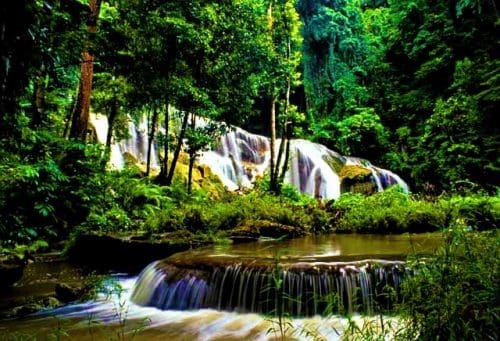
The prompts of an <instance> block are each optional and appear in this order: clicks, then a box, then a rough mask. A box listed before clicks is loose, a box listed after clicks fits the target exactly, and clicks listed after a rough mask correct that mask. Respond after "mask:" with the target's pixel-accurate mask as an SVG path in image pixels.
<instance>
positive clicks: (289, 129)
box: [279, 122, 293, 186]
mask: <svg viewBox="0 0 500 341" xmlns="http://www.w3.org/2000/svg"><path fill="white" fill-rule="evenodd" d="M292 130H293V127H292V123H291V122H286V123H285V135H284V137H283V138H284V139H285V140H286V147H285V160H283V167H282V168H281V174H280V177H279V183H280V186H281V185H283V181H284V180H285V174H286V172H287V170H288V160H290V140H291V139H292Z"/></svg>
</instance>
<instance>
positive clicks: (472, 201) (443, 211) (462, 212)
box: [334, 187, 500, 233]
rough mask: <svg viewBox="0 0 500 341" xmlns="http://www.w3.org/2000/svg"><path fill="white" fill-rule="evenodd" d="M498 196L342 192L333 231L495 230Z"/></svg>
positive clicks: (396, 190) (394, 191)
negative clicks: (452, 226)
mask: <svg viewBox="0 0 500 341" xmlns="http://www.w3.org/2000/svg"><path fill="white" fill-rule="evenodd" d="M499 205H500V200H499V198H498V196H495V197H490V196H486V195H475V196H465V197H462V196H452V197H450V198H442V199H440V200H438V201H434V202H431V201H425V200H418V199H415V198H413V197H411V196H409V195H408V194H405V193H402V192H400V191H399V190H398V188H397V187H391V188H389V189H388V190H386V191H384V192H380V193H377V194H374V195H372V196H363V195H361V194H355V193H346V194H343V195H342V196H341V197H340V199H339V200H338V201H337V202H335V203H334V208H335V209H336V210H338V211H339V212H340V218H339V219H338V221H337V222H336V225H335V230H336V231H345V232H348V231H355V232H368V233H404V232H425V231H439V230H443V229H445V228H447V227H448V226H449V225H450V224H451V223H454V222H457V221H458V222H461V223H463V224H465V225H467V226H469V227H470V228H471V229H474V230H487V229H495V228H497V227H498V223H499V216H500V206H499Z"/></svg>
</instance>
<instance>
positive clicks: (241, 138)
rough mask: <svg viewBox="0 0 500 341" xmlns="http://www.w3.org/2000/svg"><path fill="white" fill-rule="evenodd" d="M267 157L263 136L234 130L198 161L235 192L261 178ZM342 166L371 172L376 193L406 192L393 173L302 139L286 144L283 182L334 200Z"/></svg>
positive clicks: (266, 145)
mask: <svg viewBox="0 0 500 341" xmlns="http://www.w3.org/2000/svg"><path fill="white" fill-rule="evenodd" d="M280 143H281V141H280V140H278V141H276V145H275V148H276V150H277V149H278V148H279V144H280ZM270 158H271V152H270V141H269V139H268V138H267V137H264V136H260V135H255V134H251V133H249V132H247V131H245V130H243V129H241V128H236V129H235V130H234V131H230V132H228V133H227V134H226V135H224V136H223V137H221V138H220V142H219V147H218V148H216V149H215V150H210V151H207V152H204V153H203V155H202V156H201V158H200V160H199V162H200V163H201V164H205V165H207V166H208V167H209V168H210V169H211V170H212V172H213V173H214V174H216V175H217V176H218V177H219V178H220V179H221V181H222V183H223V184H224V185H225V186H226V187H227V188H228V189H229V190H236V189H239V188H242V187H250V186H252V184H253V182H254V181H255V180H256V179H257V178H259V177H263V176H264V173H265V172H266V171H267V169H268V167H269V164H270V162H269V161H270ZM281 166H282V165H281ZM344 166H357V167H359V168H362V169H366V170H368V171H369V172H371V174H372V176H371V181H372V182H373V183H374V186H375V188H376V190H377V191H379V192H381V191H383V190H384V189H386V188H387V187H388V186H391V185H399V186H401V188H402V189H403V190H404V191H405V192H408V185H407V184H406V183H405V182H404V181H403V180H402V179H401V178H400V177H399V176H398V175H396V174H394V173H393V172H391V171H389V170H386V169H382V168H379V167H375V166H373V165H372V164H371V163H370V162H369V161H367V160H364V159H360V158H355V157H347V156H342V155H340V154H338V153H336V152H334V151H332V150H330V149H328V148H326V147H325V146H323V145H321V144H318V143H314V142H311V141H307V140H302V139H294V140H291V141H290V160H289V166H288V167H287V172H286V174H285V178H284V179H285V183H288V184H291V185H293V186H294V187H295V188H297V189H298V190H299V191H300V192H302V193H307V194H309V195H311V196H313V197H316V198H323V199H336V198H338V197H339V196H340V194H341V178H340V176H339V172H340V171H341V169H342V167H344Z"/></svg>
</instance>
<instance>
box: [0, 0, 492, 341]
mask: <svg viewBox="0 0 500 341" xmlns="http://www.w3.org/2000/svg"><path fill="white" fill-rule="evenodd" d="M499 25H500V20H499V13H498V7H497V2H496V1H494V0H443V1H431V0H409V1H396V0H219V1H215V0H189V1H187V0H171V1H161V0H25V1H13V2H6V3H2V5H1V6H0V27H1V29H0V32H1V34H0V46H1V49H0V56H1V58H0V60H1V62H0V159H1V162H0V270H2V269H3V268H4V267H5V266H7V265H9V264H10V263H12V262H14V263H15V262H17V263H21V264H23V266H25V265H26V263H27V262H28V259H30V257H33V255H36V254H39V253H43V252H49V251H50V252H59V253H61V252H62V254H63V255H71V252H72V249H73V250H74V249H75V247H74V246H75V245H78V240H79V238H81V236H89V235H91V236H92V235H113V236H119V237H120V238H123V237H126V238H129V237H131V236H136V237H137V236H140V238H143V239H149V240H155V239H158V238H166V239H168V240H170V243H171V245H177V244H181V245H189V247H193V245H195V246H196V245H197V246H205V245H209V244H210V245H211V244H217V245H218V244H223V245H224V244H226V243H234V242H235V240H236V237H235V236H237V238H242V236H243V237H244V238H249V236H250V237H251V238H254V237H255V238H258V237H262V236H264V237H269V236H271V237H276V234H277V235H281V234H282V233H285V234H288V235H290V236H292V237H299V236H304V235H320V234H330V233H338V234H346V233H361V234H382V235H392V234H401V233H423V232H436V231H438V232H440V233H443V235H444V236H445V238H444V239H445V246H444V247H443V248H442V249H440V250H438V251H437V253H436V254H435V255H434V258H432V261H429V262H428V263H426V265H422V264H420V263H419V262H416V264H417V265H415V266H416V267H419V266H420V267H422V269H423V270H422V269H421V271H420V272H418V271H417V272H418V273H419V275H418V274H417V275H415V276H414V277H412V278H411V279H410V280H408V281H407V282H406V284H405V285H406V286H405V287H404V289H403V294H402V295H403V296H404V299H403V303H402V304H401V306H400V307H399V308H398V309H399V310H397V312H396V313H395V314H397V315H398V316H403V317H407V321H410V322H409V324H408V326H407V328H405V329H404V333H403V332H401V333H402V334H397V333H393V334H391V337H390V338H394V339H397V338H398V337H401V339H417V338H419V339H429V340H431V339H438V338H439V339H441V338H443V339H459V338H461V337H464V335H467V339H478V340H485V339H496V338H497V337H498V331H497V327H496V326H498V323H499V316H500V312H499V306H500V305H499V304H498V303H499V299H500V298H499V294H498V293H499V290H498V283H500V281H499V273H500V272H499V266H500V263H499V259H500V258H499V252H500V248H499V246H500V236H499V234H498V221H499V219H500V196H499V191H498V189H499V187H498V186H499V185H500V183H499V181H500V157H499V153H498V151H499V150H500V134H499V129H500V126H499V125H498V123H497V120H496V118H495V117H496V116H497V115H498V101H499V99H500V59H499V54H500V46H499V45H500V40H499ZM96 115H99V117H104V118H105V121H106V127H107V129H106V131H105V134H104V135H103V136H104V137H103V136H99V132H100V131H98V127H97V124H96V123H95V122H97V121H96ZM141 124H142V125H143V126H144V129H145V133H144V134H143V139H145V140H144V141H143V145H144V146H145V147H144V148H145V150H144V155H143V158H144V160H143V161H142V162H141V161H140V160H139V157H138V156H137V155H131V154H129V153H124V154H123V155H121V156H120V157H121V158H123V159H124V160H125V161H124V163H125V165H124V166H123V167H120V168H119V169H117V167H113V166H112V162H113V155H115V154H113V152H112V150H113V148H114V146H117V145H118V144H120V143H125V142H124V141H130V140H131V138H132V136H131V134H130V132H131V128H130V127H131V125H133V126H134V127H139V126H140V125H141ZM235 127H239V128H237V129H245V134H247V133H246V131H248V134H255V135H259V136H264V137H265V139H266V141H269V142H266V143H268V145H269V146H270V147H266V148H269V150H268V152H269V157H268V159H269V160H268V162H269V165H268V167H267V169H266V170H265V171H264V172H263V173H262V174H260V175H259V176H256V177H255V179H254V180H255V181H253V180H252V182H253V184H252V185H251V186H248V187H243V186H240V182H241V176H242V175H237V176H236V177H237V178H238V179H237V180H238V181H237V182H238V184H237V187H238V190H237V191H229V190H228V189H227V188H225V186H224V183H223V181H221V179H220V178H217V175H216V174H215V175H214V174H212V173H214V171H213V170H210V169H209V168H207V166H206V165H203V162H202V159H203V155H206V153H207V151H211V150H218V149H217V148H219V149H220V148H221V147H220V145H221V141H222V139H223V138H224V136H227V135H226V134H230V133H234V134H236V136H238V135H237V134H238V132H239V134H240V135H241V134H243V133H241V131H240V130H235V129H236V128H235ZM134 129H135V128H134ZM252 136H254V135H252ZM264 137H263V139H264ZM294 141H310V142H312V143H315V144H320V145H322V146H324V148H327V149H329V150H330V151H334V152H335V153H339V154H341V155H345V156H346V157H342V160H344V161H343V162H344V163H345V164H344V165H340V166H339V165H338V164H336V163H335V162H337V161H331V160H330V159H329V160H330V161H328V160H326V159H325V160H326V161H327V162H330V165H332V164H333V166H332V167H333V168H335V167H337V168H335V171H336V172H337V173H338V176H339V179H340V180H339V181H340V182H341V184H340V188H341V194H340V196H338V197H330V198H324V197H323V194H318V193H319V190H318V188H319V187H320V186H321V185H320V184H319V183H320V182H319V181H318V182H316V184H315V185H314V186H316V187H315V189H314V188H313V190H312V191H313V193H316V194H313V195H311V192H309V194H308V193H306V192H307V191H305V190H304V188H303V187H300V186H299V187H298V188H297V186H294V185H293V183H291V181H290V180H287V179H289V178H290V176H289V175H288V174H289V172H291V171H292V168H293V161H291V160H293V158H294V157H297V155H296V153H297V152H296V151H295V152H294V150H295V149H294V148H295V147H296V146H297V144H298V143H305V142H294ZM294 143H295V144H294ZM266 146H267V145H266ZM116 148H118V147H116ZM258 148H264V147H255V150H257V151H258V152H260V150H259V149H258ZM317 148H319V147H317ZM321 148H323V147H321ZM322 150H323V149H322ZM294 153H295V154H294ZM306 154H307V153H306ZM335 155H336V154H335ZM351 157H352V160H358V159H357V158H360V159H359V160H361V161H351V162H359V165H357V164H355V165H354V166H353V165H350V164H349V160H351V159H350V158H351ZM353 157H356V159H354V158H353ZM227 160H229V161H228V162H229V163H231V162H232V163H233V166H234V163H235V162H236V161H235V159H234V156H233V155H232V154H229V156H228V158H227ZM345 160H347V161H345ZM366 160H369V162H368V161H366ZM300 162H303V161H299V165H302V164H300ZM346 162H347V163H346ZM337 163H338V162H337ZM372 164H373V165H377V167H383V169H387V170H390V171H391V174H393V173H392V172H394V173H395V174H397V175H398V176H399V177H400V178H401V179H403V180H404V181H405V182H406V183H407V184H408V188H409V190H407V189H406V188H402V187H398V186H391V187H388V188H386V187H387V186H385V183H383V185H384V186H382V187H384V188H383V189H384V191H382V187H381V185H380V184H379V183H378V182H377V183H375V182H376V181H375V180H377V179H375V173H374V172H379V171H380V169H382V168H377V167H375V168H370V167H372V166H371V165H372ZM244 167H247V168H246V170H247V171H248V172H250V171H254V168H252V169H250V168H249V167H250V166H248V165H247V164H244ZM372 174H373V175H372ZM318 176H319V175H317V176H316V177H318ZM399 177H398V178H399ZM391 181H392V180H391ZM391 181H389V182H390V183H391V184H392V183H393V182H394V181H392V182H391ZM303 186H305V185H303ZM314 186H313V187H314ZM376 186H379V187H378V190H377V188H376ZM226 187H227V186H226ZM159 236H161V237H159ZM165 236H166V237H165ZM137 238H139V237H137ZM486 246H488V247H486ZM96 252H97V251H96ZM165 256H166V255H165ZM85 257H88V256H85ZM106 257H107V256H106ZM97 258H99V256H96V259H97ZM111 258H112V257H111ZM13 259H15V261H13ZM408 262H410V263H411V260H408ZM145 265H147V263H146V264H142V266H145ZM426 266H427V268H425V267H426ZM424 268H425V269H424ZM139 270H140V269H139ZM462 271H463V272H464V273H466V274H467V275H463V276H462V275H461V272H462ZM0 282H1V281H0ZM9 285H12V283H9ZM423 288H426V289H425V290H427V291H424V289H423ZM405 290H406V291H405ZM465 292H468V293H469V294H467V295H466V294H465ZM405 295H406V296H405ZM427 297H428V298H427ZM443 307H446V308H443ZM443 309H444V310H443ZM0 310H1V309H0ZM391 311H392V310H391ZM281 313H282V312H281V311H279V312H278V313H277V314H278V315H279V316H281V315H280V314H281ZM384 313H386V312H384ZM1 316H2V315H0V317H1ZM279 321H281V319H280V320H279ZM0 326H1V323H0ZM279 327H280V328H279V329H280V332H281V334H280V335H281V337H282V339H285V338H284V335H285V333H284V332H283V330H282V329H281V327H282V325H281V322H280V323H279ZM357 332H359V333H358V334H356V336H355V337H354V336H353V339H357V338H359V339H377V338H376V337H382V338H385V339H387V338H386V337H388V336H387V335H388V334H385V335H382V334H383V333H384V327H383V325H382V331H380V330H379V329H377V330H370V331H369V333H367V331H366V330H364V329H361V330H358V331H357ZM0 333H1V329H0ZM381 333H382V334H381ZM405 333H406V334H405ZM375 334H376V335H375ZM121 336H124V335H123V334H122V335H121ZM351 336H352V335H351ZM348 338H349V337H348ZM7 339H8V340H10V338H6V340H7ZM12 339H15V338H12ZM146 339H147V338H146ZM0 340H3V339H2V337H0Z"/></svg>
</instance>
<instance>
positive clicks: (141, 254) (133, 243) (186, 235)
mask: <svg viewBox="0 0 500 341" xmlns="http://www.w3.org/2000/svg"><path fill="white" fill-rule="evenodd" d="M203 243H206V242H202V241H200V240H197V239H196V238H195V237H194V236H193V235H192V234H191V233H190V232H189V231H176V232H170V233H164V234H156V235H138V234H136V235H114V234H82V235H79V236H77V237H76V238H75V240H74V242H73V244H72V245H71V246H70V247H69V249H68V251H67V256H68V259H69V260H70V261H71V262H73V263H76V264H84V265H90V266H93V267H97V268H101V269H112V270H118V271H126V272H136V271H140V270H142V268H143V267H144V266H145V265H147V264H148V263H150V262H152V261H154V260H157V259H162V258H165V257H168V256H170V255H172V254H174V253H177V252H180V251H186V250H189V249H190V248H193V247H196V246H200V245H203Z"/></svg>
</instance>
